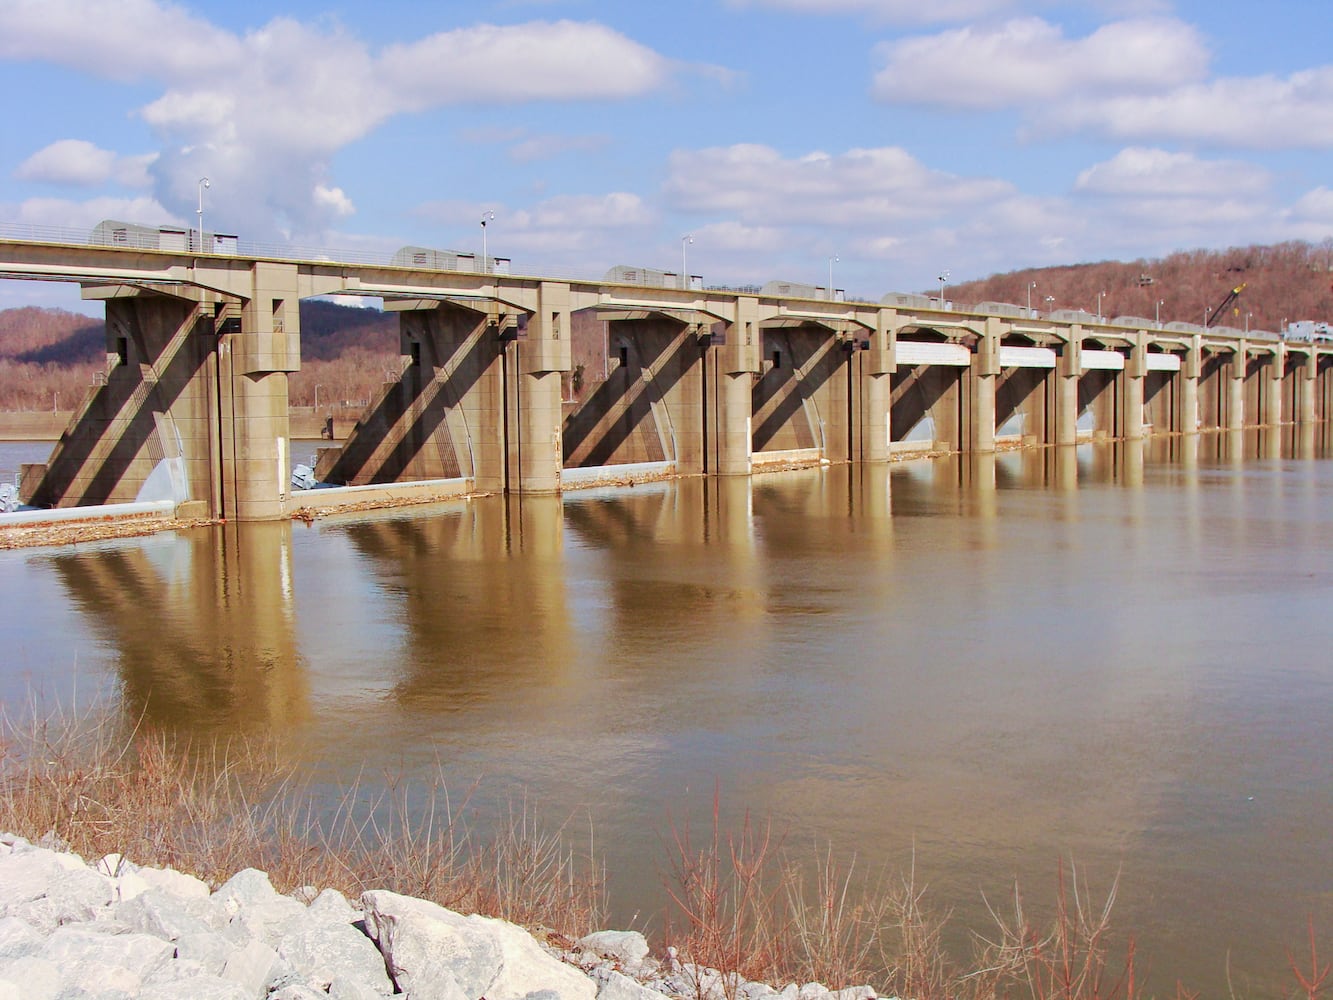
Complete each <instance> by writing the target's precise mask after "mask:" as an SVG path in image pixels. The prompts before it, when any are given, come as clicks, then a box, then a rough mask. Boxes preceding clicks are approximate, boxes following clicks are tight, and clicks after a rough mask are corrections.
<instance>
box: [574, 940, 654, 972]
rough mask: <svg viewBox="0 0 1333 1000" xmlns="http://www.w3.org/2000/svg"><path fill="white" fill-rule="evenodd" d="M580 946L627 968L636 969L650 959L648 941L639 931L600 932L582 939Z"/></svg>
mask: <svg viewBox="0 0 1333 1000" xmlns="http://www.w3.org/2000/svg"><path fill="white" fill-rule="evenodd" d="M579 944H580V945H582V946H583V947H584V948H587V949H588V950H589V951H595V952H597V954H599V955H602V956H603V957H605V958H611V959H615V960H616V961H617V962H619V963H620V964H621V965H623V966H625V967H626V968H636V967H638V966H640V965H642V964H643V960H644V959H645V958H647V957H648V940H647V939H646V938H645V937H644V936H643V935H642V934H640V933H639V932H638V931H598V932H597V933H595V934H589V935H588V936H587V937H585V938H580V939H579Z"/></svg>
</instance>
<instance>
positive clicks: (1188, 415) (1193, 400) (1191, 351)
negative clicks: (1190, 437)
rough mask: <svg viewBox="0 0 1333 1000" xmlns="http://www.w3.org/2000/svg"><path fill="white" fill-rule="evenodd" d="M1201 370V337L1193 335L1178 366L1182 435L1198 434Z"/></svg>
mask: <svg viewBox="0 0 1333 1000" xmlns="http://www.w3.org/2000/svg"><path fill="white" fill-rule="evenodd" d="M1202 370H1203V337H1202V336H1200V335H1199V334H1197V333H1196V334H1195V335H1194V336H1193V337H1191V338H1190V346H1189V347H1187V348H1186V349H1185V358H1184V363H1183V364H1181V366H1180V374H1179V378H1180V396H1179V400H1180V418H1179V425H1178V426H1179V428H1180V431H1181V433H1182V434H1197V433H1199V376H1200V374H1201V372H1202Z"/></svg>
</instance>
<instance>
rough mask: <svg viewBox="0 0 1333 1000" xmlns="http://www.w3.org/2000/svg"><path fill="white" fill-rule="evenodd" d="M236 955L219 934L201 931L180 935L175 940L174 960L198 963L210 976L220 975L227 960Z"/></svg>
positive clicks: (229, 944)
mask: <svg viewBox="0 0 1333 1000" xmlns="http://www.w3.org/2000/svg"><path fill="white" fill-rule="evenodd" d="M235 953H236V947H235V946H234V945H232V943H231V942H230V941H228V940H227V939H226V938H224V937H223V936H222V935H221V934H217V933H215V932H213V931H203V932H201V933H197V934H182V935H181V936H180V937H178V938H177V939H176V960H177V961H178V962H179V961H182V960H187V961H194V962H198V963H199V965H200V967H201V968H203V970H204V971H205V972H207V973H208V974H209V975H212V976H220V975H222V970H223V969H224V968H226V966H227V960H228V959H230V958H231V956H232V955H234V954H235Z"/></svg>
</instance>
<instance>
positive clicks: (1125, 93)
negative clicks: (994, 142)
mask: <svg viewBox="0 0 1333 1000" xmlns="http://www.w3.org/2000/svg"><path fill="white" fill-rule="evenodd" d="M877 55H878V58H879V60H880V63H881V66H880V69H879V70H878V72H877V73H876V74H875V77H874V81H873V83H872V87H871V92H872V95H873V96H874V97H875V98H876V99H877V100H879V101H882V102H884V103H887V104H905V105H917V106H922V107H932V108H943V109H946V110H954V111H994V110H999V109H1016V110H1019V111H1020V112H1022V113H1023V114H1024V115H1025V118H1026V122H1027V124H1026V127H1025V129H1024V133H1025V135H1027V136H1028V137H1034V136H1043V137H1044V136H1048V135H1050V134H1053V133H1060V132H1074V131H1086V132H1092V133H1100V134H1103V135H1108V136H1111V137H1114V138H1117V139H1122V140H1136V139H1139V140H1155V141H1182V142H1202V143H1209V144H1213V145H1218V146H1229V147H1235V148H1254V149H1274V148H1310V149H1321V148H1327V147H1329V146H1333V66H1320V67H1315V68H1313V69H1307V70H1301V71H1298V72H1295V73H1292V74H1290V75H1289V76H1285V77H1280V76H1274V75H1266V76H1256V77H1218V78H1213V79H1210V78H1209V77H1210V69H1209V64H1210V53H1209V51H1208V49H1207V46H1206V45H1205V44H1204V41H1203V39H1202V37H1201V36H1200V35H1199V33H1198V31H1197V30H1196V29H1195V28H1194V27H1193V26H1192V25H1189V24H1186V23H1185V22H1183V21H1180V20H1178V19H1175V18H1169V17H1140V18H1130V19H1125V20H1120V21H1115V22H1112V23H1110V24H1106V25H1104V26H1103V27H1101V28H1098V29H1097V30H1096V31H1094V32H1092V33H1091V34H1090V35H1087V36H1086V37H1083V38H1069V37H1066V35H1065V33H1064V31H1063V30H1062V29H1061V28H1060V27H1058V26H1057V25H1055V24H1052V23H1050V22H1049V21H1046V20H1043V19H1041V18H1037V17H1027V18H1020V19H1015V20H1011V21H1008V22H1005V23H1003V24H999V25H995V26H968V27H964V28H958V29H953V30H949V31H943V32H939V33H936V34H933V35H919V36H915V37H911V38H905V39H902V40H899V41H895V42H890V43H886V44H884V45H881V46H880V47H879V49H878V50H877Z"/></svg>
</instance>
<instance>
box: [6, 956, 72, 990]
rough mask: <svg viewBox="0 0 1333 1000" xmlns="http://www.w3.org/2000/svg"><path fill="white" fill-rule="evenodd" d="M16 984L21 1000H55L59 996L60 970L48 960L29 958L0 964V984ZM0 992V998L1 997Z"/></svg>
mask: <svg viewBox="0 0 1333 1000" xmlns="http://www.w3.org/2000/svg"><path fill="white" fill-rule="evenodd" d="M5 980H8V981H9V982H11V983H14V984H16V986H17V987H18V988H19V990H20V991H19V992H18V993H16V994H14V995H15V996H18V997H22V998H23V1000H55V998H56V997H57V996H58V995H59V994H60V987H61V982H60V969H58V968H57V967H56V964H55V963H54V962H52V961H50V960H49V959H45V958H37V957H36V956H30V957H27V958H16V959H14V960H13V961H9V962H0V982H2V981H5ZM3 995H4V994H3V992H2V991H0V996H3Z"/></svg>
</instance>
